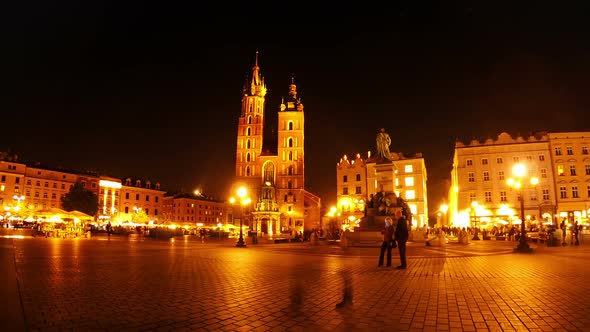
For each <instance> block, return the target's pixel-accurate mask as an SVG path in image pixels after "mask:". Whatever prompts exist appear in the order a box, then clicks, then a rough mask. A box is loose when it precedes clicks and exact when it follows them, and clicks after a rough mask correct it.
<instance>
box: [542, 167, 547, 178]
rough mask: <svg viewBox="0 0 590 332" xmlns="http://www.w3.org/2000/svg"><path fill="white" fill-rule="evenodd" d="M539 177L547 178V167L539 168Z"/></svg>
mask: <svg viewBox="0 0 590 332" xmlns="http://www.w3.org/2000/svg"><path fill="white" fill-rule="evenodd" d="M541 177H542V178H544V179H546V178H547V169H546V168H541Z"/></svg>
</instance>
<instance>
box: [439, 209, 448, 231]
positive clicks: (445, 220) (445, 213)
mask: <svg viewBox="0 0 590 332" xmlns="http://www.w3.org/2000/svg"><path fill="white" fill-rule="evenodd" d="M440 211H441V212H442V213H443V215H442V217H441V221H440V223H441V228H442V227H445V226H448V225H447V224H448V220H447V212H448V211H449V206H448V205H446V204H441V205H440Z"/></svg>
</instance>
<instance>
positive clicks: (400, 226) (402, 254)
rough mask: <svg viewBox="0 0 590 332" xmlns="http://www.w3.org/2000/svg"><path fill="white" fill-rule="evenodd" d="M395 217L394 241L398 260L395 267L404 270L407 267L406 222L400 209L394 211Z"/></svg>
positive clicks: (407, 235)
mask: <svg viewBox="0 0 590 332" xmlns="http://www.w3.org/2000/svg"><path fill="white" fill-rule="evenodd" d="M395 217H396V218H397V226H396V228H395V241H396V242H397V247H398V248H399V260H400V265H399V266H398V267H397V269H398V270H404V269H405V268H406V267H407V261H406V242H408V237H409V234H408V223H407V221H406V218H404V216H403V214H402V211H401V210H397V211H396V212H395Z"/></svg>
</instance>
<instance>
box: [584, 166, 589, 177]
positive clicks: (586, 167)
mask: <svg viewBox="0 0 590 332" xmlns="http://www.w3.org/2000/svg"><path fill="white" fill-rule="evenodd" d="M584 168H585V170H586V175H590V165H586V166H584Z"/></svg>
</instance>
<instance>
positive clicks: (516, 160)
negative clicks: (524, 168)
mask: <svg viewBox="0 0 590 332" xmlns="http://www.w3.org/2000/svg"><path fill="white" fill-rule="evenodd" d="M512 161H514V162H515V163H518V162H520V158H518V157H512Z"/></svg>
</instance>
